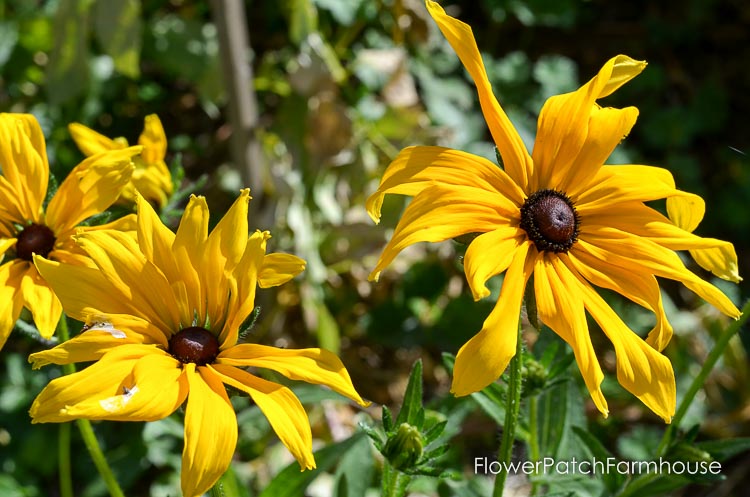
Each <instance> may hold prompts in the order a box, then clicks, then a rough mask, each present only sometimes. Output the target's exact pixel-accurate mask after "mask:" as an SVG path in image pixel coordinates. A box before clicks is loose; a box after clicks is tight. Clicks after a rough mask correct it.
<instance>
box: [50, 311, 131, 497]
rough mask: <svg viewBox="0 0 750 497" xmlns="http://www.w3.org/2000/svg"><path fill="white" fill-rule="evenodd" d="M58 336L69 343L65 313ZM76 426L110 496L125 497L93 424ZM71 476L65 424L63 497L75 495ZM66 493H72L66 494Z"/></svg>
mask: <svg viewBox="0 0 750 497" xmlns="http://www.w3.org/2000/svg"><path fill="white" fill-rule="evenodd" d="M57 336H58V338H59V339H60V343H64V342H67V341H68V340H69V339H70V332H69V331H68V320H67V316H66V315H65V313H63V315H62V316H60V322H59V323H58V324H57ZM63 372H64V373H65V374H66V375H68V374H73V373H75V372H76V367H75V364H65V365H63ZM76 425H77V426H78V431H79V432H80V433H81V438H82V439H83V443H84V444H85V445H86V449H87V450H88V452H89V455H90V456H91V460H92V461H94V466H96V469H97V471H98V472H99V476H101V477H102V480H104V484H105V485H106V487H107V491H108V492H109V495H110V496H111V497H125V494H124V493H123V492H122V489H121V488H120V485H119V483H117V479H116V478H115V475H114V473H113V472H112V468H110V467H109V464H108V463H107V458H106V457H104V452H102V449H101V447H100V446H99V441H98V440H97V439H96V434H95V433H94V428H93V427H92V426H91V422H90V421H89V420H88V419H77V420H76ZM66 427H67V431H68V434H67V442H66V443H65V445H66V447H63V441H64V440H63V430H65V429H66ZM70 474H71V471H70V423H63V424H62V428H61V434H60V495H62V496H63V497H66V496H68V495H69V496H71V497H72V495H73V486H72V481H71V479H70ZM65 492H70V493H67V494H66V493H65Z"/></svg>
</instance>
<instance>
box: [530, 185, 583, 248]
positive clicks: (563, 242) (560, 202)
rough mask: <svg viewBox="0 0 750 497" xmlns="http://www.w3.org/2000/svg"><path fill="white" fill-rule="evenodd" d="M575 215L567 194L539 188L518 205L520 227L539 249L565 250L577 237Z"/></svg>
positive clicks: (576, 219) (577, 220) (576, 218)
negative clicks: (519, 209)
mask: <svg viewBox="0 0 750 497" xmlns="http://www.w3.org/2000/svg"><path fill="white" fill-rule="evenodd" d="M578 225H579V218H578V213H577V212H576V209H575V207H573V202H571V201H570V199H569V198H568V196H567V195H565V194H564V193H562V192H558V191H555V190H549V189H545V190H539V191H537V192H535V193H533V194H532V195H531V196H529V198H527V199H526V202H524V204H523V206H522V207H521V228H523V229H524V230H525V231H526V233H527V234H528V235H529V238H530V239H531V241H532V242H534V245H536V248H537V250H539V251H540V252H554V253H556V254H557V253H560V252H567V251H568V250H570V248H571V247H572V246H573V244H574V243H575V242H576V241H577V240H578Z"/></svg>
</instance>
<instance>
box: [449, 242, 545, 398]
mask: <svg viewBox="0 0 750 497" xmlns="http://www.w3.org/2000/svg"><path fill="white" fill-rule="evenodd" d="M534 254H536V249H532V248H531V242H527V243H525V244H523V245H521V246H520V247H519V248H518V249H517V250H516V252H515V254H514V255H513V262H511V264H510V267H509V268H508V271H507V272H506V273H505V279H504V280H503V287H502V290H501V291H500V298H499V299H498V301H497V304H496V305H495V308H494V309H493V310H492V312H491V313H490V315H489V316H488V317H487V319H486V320H485V321H484V325H483V326H482V330H481V331H480V332H479V333H477V334H476V335H474V336H473V337H472V338H471V339H470V340H469V341H468V342H466V343H465V344H464V345H463V347H461V349H460V350H459V351H458V355H456V364H455V366H454V368H453V384H452V385H451V392H452V393H453V394H454V395H456V396H457V397H462V396H464V395H469V394H470V393H474V392H478V391H479V390H481V389H483V388H484V387H486V386H487V385H489V384H490V383H492V382H493V381H495V380H496V379H498V378H499V377H500V375H501V374H503V371H505V368H506V367H507V366H508V363H509V362H510V359H511V358H512V357H513V356H514V355H515V354H516V339H517V336H518V319H519V314H520V312H521V300H522V299H523V292H524V289H525V288H526V282H527V281H528V279H529V277H530V276H531V272H532V270H533V267H534V266H533V265H534V259H535V255H534Z"/></svg>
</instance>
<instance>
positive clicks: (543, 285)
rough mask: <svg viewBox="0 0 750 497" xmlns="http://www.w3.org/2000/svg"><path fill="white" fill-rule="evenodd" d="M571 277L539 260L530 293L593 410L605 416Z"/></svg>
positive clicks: (555, 263)
mask: <svg viewBox="0 0 750 497" xmlns="http://www.w3.org/2000/svg"><path fill="white" fill-rule="evenodd" d="M572 282H573V276H572V275H571V274H570V271H568V269H567V268H566V267H565V266H564V265H563V264H562V263H561V262H560V260H559V259H558V258H557V257H554V256H543V257H539V258H538V259H537V261H536V267H535V268H534V293H535V295H536V304H537V310H538V312H539V317H540V318H541V320H542V322H544V324H546V325H547V326H549V327H550V328H552V330H553V331H554V332H555V333H557V334H558V335H559V336H560V337H561V338H562V339H563V340H565V341H566V342H568V344H569V345H570V346H571V348H572V349H573V353H574V354H575V358H576V363H577V364H578V369H580V370H581V375H582V376H583V380H584V382H585V383H586V388H588V391H589V394H590V395H591V398H592V400H593V401H594V404H595V405H596V408H597V409H599V412H601V413H602V414H604V416H607V414H608V413H609V409H608V408H607V400H606V399H605V398H604V394H603V393H602V390H601V383H602V381H603V380H604V373H602V369H601V367H600V366H599V361H598V360H597V358H596V353H595V352H594V346H593V345H592V343H591V337H590V336H589V329H588V324H587V323H586V313H585V311H584V307H583V299H582V297H581V295H580V294H579V293H577V292H571V291H570V288H571V283H572Z"/></svg>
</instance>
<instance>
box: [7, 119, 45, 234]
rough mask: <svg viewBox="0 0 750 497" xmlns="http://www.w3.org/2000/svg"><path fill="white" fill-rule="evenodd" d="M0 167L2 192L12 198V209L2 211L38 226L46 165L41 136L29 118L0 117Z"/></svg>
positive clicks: (35, 121) (40, 131) (43, 195)
mask: <svg viewBox="0 0 750 497" xmlns="http://www.w3.org/2000/svg"><path fill="white" fill-rule="evenodd" d="M0 167H1V168H2V177H3V182H2V183H4V188H3V190H5V191H6V193H9V192H10V191H12V192H13V193H14V194H15V195H14V197H15V198H14V202H13V204H14V205H13V207H12V208H11V207H10V206H7V207H5V208H6V209H7V210H9V211H10V212H13V213H14V214H17V215H19V216H20V217H21V219H22V220H26V221H33V222H35V223H39V222H40V221H41V215H42V203H43V202H44V198H45V196H46V194H47V183H48V181H49V164H48V163H47V151H46V146H45V143H44V134H43V133H42V129H41V127H40V126H39V123H38V122H37V120H36V118H35V117H34V116H32V115H31V114H0ZM14 217H15V216H14ZM19 220H20V219H19Z"/></svg>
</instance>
